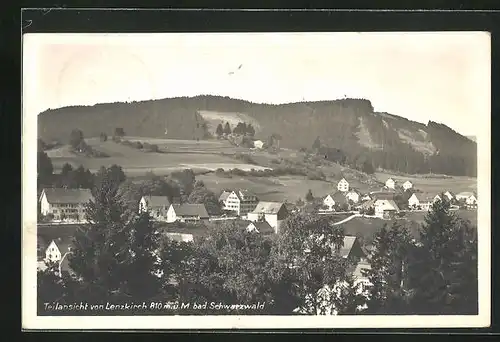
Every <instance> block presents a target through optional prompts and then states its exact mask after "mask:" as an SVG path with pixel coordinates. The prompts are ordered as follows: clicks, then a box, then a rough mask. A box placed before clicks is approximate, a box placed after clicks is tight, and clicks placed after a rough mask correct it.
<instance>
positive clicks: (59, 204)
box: [39, 188, 93, 222]
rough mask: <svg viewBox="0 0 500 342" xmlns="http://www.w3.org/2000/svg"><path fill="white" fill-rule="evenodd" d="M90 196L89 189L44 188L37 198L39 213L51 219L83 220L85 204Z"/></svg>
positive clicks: (89, 199) (90, 198)
mask: <svg viewBox="0 0 500 342" xmlns="http://www.w3.org/2000/svg"><path fill="white" fill-rule="evenodd" d="M92 198H93V197H92V193H91V192H90V190H89V189H66V188H45V189H43V190H42V193H41V195H40V198H39V202H40V213H41V214H42V215H43V216H46V217H49V218H50V220H52V221H70V222H83V221H84V220H85V205H86V204H87V203H88V202H89V201H91V200H92Z"/></svg>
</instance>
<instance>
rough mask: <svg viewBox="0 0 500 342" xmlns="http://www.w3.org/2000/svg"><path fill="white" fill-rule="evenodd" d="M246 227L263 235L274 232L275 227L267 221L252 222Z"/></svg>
mask: <svg viewBox="0 0 500 342" xmlns="http://www.w3.org/2000/svg"><path fill="white" fill-rule="evenodd" d="M246 229H247V231H249V232H256V233H260V234H263V235H267V234H274V228H273V227H271V225H270V224H269V223H268V222H267V221H257V222H250V224H249V225H248V226H247V228H246Z"/></svg>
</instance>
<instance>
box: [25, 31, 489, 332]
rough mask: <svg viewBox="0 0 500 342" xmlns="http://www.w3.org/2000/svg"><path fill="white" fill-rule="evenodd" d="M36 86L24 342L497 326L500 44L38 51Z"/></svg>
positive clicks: (266, 37)
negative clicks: (495, 129) (494, 161)
mask: <svg viewBox="0 0 500 342" xmlns="http://www.w3.org/2000/svg"><path fill="white" fill-rule="evenodd" d="M22 77H23V103H22V106H23V137H22V142H23V180H22V183H23V227H22V240H23V241H22V258H23V260H22V273H23V274H22V276H23V279H22V282H23V285H22V286H23V290H22V300H23V327H26V328H32V329H51V328H54V329H56V328H65V327H68V328H78V329H80V328H89V329H90V328H100V329H107V328H119V329H132V328H163V329H188V328H189V329H214V328H307V327H309V328H311V327H315V328H334V327H335V328H377V327H379V328H402V327H408V328H411V327H420V328H427V327H429V328H430V327H457V328H461V327H485V326H489V324H490V301H491V289H490V277H491V274H490V273H491V268H490V239H491V223H490V206H491V203H490V182H491V180H490V111H491V109H490V96H491V94H490V36H489V34H488V33H485V32H379V33H376V32H360V33H355V32H336V33H161V34H160V33H157V34H153V33H148V34H139V33H136V34H118V33H114V34H111V33H110V34H97V33H94V34H90V33H89V34H82V33H80V34H62V33H61V34H56V33H54V34H48V33H47V34H42V33H40V34H37V33H33V34H26V35H24V36H23V76H22ZM35 170H36V172H35ZM194 316H196V317H194Z"/></svg>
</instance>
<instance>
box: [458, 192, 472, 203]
mask: <svg viewBox="0 0 500 342" xmlns="http://www.w3.org/2000/svg"><path fill="white" fill-rule="evenodd" d="M456 199H457V201H463V200H465V203H466V204H468V205H472V204H477V196H476V194H474V193H473V192H469V191H465V192H461V193H459V194H457V196H456Z"/></svg>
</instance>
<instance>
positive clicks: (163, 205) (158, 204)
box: [139, 196, 170, 221]
mask: <svg viewBox="0 0 500 342" xmlns="http://www.w3.org/2000/svg"><path fill="white" fill-rule="evenodd" d="M169 207H170V201H169V200H168V197H167V196H143V197H142V198H141V200H140V201H139V212H149V213H150V215H151V217H152V218H153V220H157V221H165V220H166V216H167V211H168V208H169Z"/></svg>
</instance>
